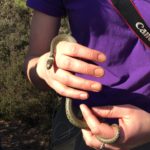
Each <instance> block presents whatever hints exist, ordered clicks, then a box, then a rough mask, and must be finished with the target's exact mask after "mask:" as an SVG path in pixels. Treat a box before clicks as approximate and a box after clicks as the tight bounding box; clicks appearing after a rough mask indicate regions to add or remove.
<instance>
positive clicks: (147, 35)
mask: <svg viewBox="0 0 150 150" xmlns="http://www.w3.org/2000/svg"><path fill="white" fill-rule="evenodd" d="M110 2H111V4H112V5H113V7H114V8H115V10H117V12H119V14H121V16H122V17H123V18H124V20H125V22H126V24H127V25H128V26H129V28H130V29H131V30H132V31H133V32H134V33H135V34H136V36H137V37H138V38H139V39H140V40H141V41H142V42H143V43H144V44H146V45H147V46H148V47H150V28H149V27H148V25H147V24H146V22H145V21H144V19H143V17H142V15H141V14H140V13H139V11H138V9H137V7H136V6H135V4H134V3H133V2H132V0H110ZM147 11H149V10H147Z"/></svg>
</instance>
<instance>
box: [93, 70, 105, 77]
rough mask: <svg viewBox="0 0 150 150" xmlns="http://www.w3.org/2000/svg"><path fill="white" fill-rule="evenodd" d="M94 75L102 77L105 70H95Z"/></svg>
mask: <svg viewBox="0 0 150 150" xmlns="http://www.w3.org/2000/svg"><path fill="white" fill-rule="evenodd" d="M94 74H95V76H96V77H102V76H103V75H104V70H103V69H100V68H98V69H95V71H94Z"/></svg>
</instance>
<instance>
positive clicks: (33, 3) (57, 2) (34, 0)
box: [27, 0, 65, 17]
mask: <svg viewBox="0 0 150 150" xmlns="http://www.w3.org/2000/svg"><path fill="white" fill-rule="evenodd" d="M27 6H29V7H31V8H32V9H35V10H38V11H40V12H43V13H45V14H47V15H50V16H55V17H61V16H64V15H65V8H64V5H63V2H62V0H27Z"/></svg>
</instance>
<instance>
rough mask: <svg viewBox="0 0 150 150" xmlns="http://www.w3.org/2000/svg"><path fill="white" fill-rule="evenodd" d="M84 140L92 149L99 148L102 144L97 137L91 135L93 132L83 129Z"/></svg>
mask: <svg viewBox="0 0 150 150" xmlns="http://www.w3.org/2000/svg"><path fill="white" fill-rule="evenodd" d="M81 131H82V135H83V139H84V141H85V143H86V145H87V146H89V147H92V148H94V149H97V148H99V147H100V146H99V145H100V142H99V141H98V140H97V139H96V137H95V135H93V134H92V133H91V131H88V130H85V129H82V130H81Z"/></svg>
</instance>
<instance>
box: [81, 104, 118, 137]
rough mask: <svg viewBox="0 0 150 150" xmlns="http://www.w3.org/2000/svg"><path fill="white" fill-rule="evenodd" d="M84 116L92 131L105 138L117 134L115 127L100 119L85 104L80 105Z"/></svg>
mask: <svg viewBox="0 0 150 150" xmlns="http://www.w3.org/2000/svg"><path fill="white" fill-rule="evenodd" d="M80 109H81V111H82V114H83V117H84V119H85V121H86V123H87V125H88V127H89V128H90V130H91V132H92V133H93V134H95V135H99V136H101V137H104V138H112V137H113V136H114V134H115V131H114V129H113V127H111V126H109V125H108V124H105V123H102V122H101V123H100V121H99V120H98V119H97V118H96V117H95V115H94V114H93V113H92V111H91V110H90V109H89V108H88V107H87V106H86V105H84V104H81V105H80Z"/></svg>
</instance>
